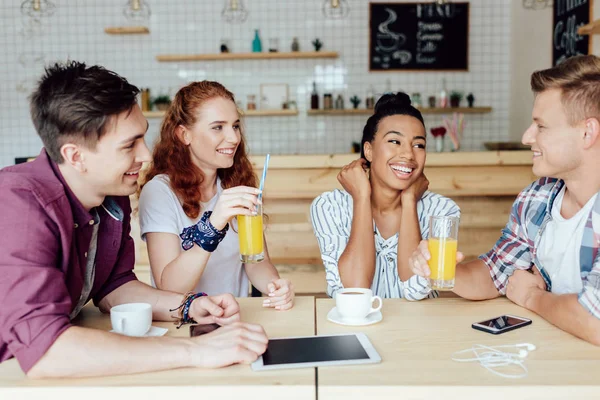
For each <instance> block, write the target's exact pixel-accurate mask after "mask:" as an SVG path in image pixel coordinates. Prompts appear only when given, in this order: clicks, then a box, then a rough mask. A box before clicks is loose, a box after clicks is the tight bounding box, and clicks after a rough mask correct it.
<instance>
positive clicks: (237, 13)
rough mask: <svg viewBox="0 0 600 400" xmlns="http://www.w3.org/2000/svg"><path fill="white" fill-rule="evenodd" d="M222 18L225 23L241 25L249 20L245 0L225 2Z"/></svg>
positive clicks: (227, 0)
mask: <svg viewBox="0 0 600 400" xmlns="http://www.w3.org/2000/svg"><path fill="white" fill-rule="evenodd" d="M221 16H222V17H223V21H225V22H229V23H237V24H241V23H242V22H244V21H245V20H246V18H248V10H247V9H246V7H244V1H243V0H225V5H224V6H223V11H221Z"/></svg>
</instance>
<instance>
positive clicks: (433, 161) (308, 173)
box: [252, 151, 536, 264]
mask: <svg viewBox="0 0 600 400" xmlns="http://www.w3.org/2000/svg"><path fill="white" fill-rule="evenodd" d="M357 157H358V155H357V154H343V155H311V156H272V157H271V161H270V165H269V172H268V176H267V182H266V184H265V194H264V201H265V212H266V213H267V214H268V215H269V217H270V223H269V226H268V228H267V240H268V243H269V250H270V252H271V256H272V258H273V259H274V260H276V261H277V262H278V263H283V264H320V263H321V260H320V254H319V249H318V247H317V243H316V239H315V238H314V235H313V233H312V226H311V224H310V219H309V207H310V203H311V202H312V201H313V199H314V198H315V197H317V196H318V195H320V194H321V193H323V192H325V191H328V190H332V189H334V188H341V185H340V184H339V182H338V181H337V175H338V173H339V172H340V170H341V168H342V167H343V166H344V165H346V164H348V163H350V162H351V161H353V160H355V159H356V158H357ZM531 160H532V159H531V152H528V151H512V152H472V153H466V152H465V153H461V152H457V153H430V154H428V155H427V163H426V167H425V174H426V176H427V178H428V179H429V182H430V185H429V189H430V190H431V191H433V192H436V193H439V194H442V195H445V196H448V197H451V198H452V199H453V200H454V201H456V202H457V204H458V205H459V206H460V208H461V211H462V218H461V230H460V233H459V242H460V244H459V246H460V248H461V249H462V251H463V252H464V253H465V254H466V255H467V256H469V257H475V256H478V255H479V254H481V253H482V252H484V251H487V250H489V249H490V248H491V246H492V245H493V244H494V243H495V241H496V240H497V239H498V237H499V235H500V230H501V229H502V228H503V227H504V226H505V225H506V222H507V221H508V215H509V211H510V207H511V205H512V203H513V201H514V199H515V197H516V195H517V194H518V193H519V192H520V191H521V190H523V189H524V188H525V187H526V186H527V185H529V184H530V183H531V182H533V181H534V180H535V179H536V177H535V176H534V175H533V173H532V172H531V164H532V161H531ZM252 161H253V163H254V165H255V167H256V169H257V172H258V173H260V171H261V170H262V166H263V158H262V157H254V158H253V159H252Z"/></svg>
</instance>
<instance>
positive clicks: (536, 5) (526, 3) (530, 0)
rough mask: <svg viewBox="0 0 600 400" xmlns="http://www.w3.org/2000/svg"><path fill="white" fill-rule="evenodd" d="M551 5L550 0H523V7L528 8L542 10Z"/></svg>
mask: <svg viewBox="0 0 600 400" xmlns="http://www.w3.org/2000/svg"><path fill="white" fill-rule="evenodd" d="M550 6H552V0H523V8H526V9H528V10H542V9H544V8H546V7H550Z"/></svg>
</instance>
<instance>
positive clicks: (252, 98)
mask: <svg viewBox="0 0 600 400" xmlns="http://www.w3.org/2000/svg"><path fill="white" fill-rule="evenodd" d="M247 109H248V110H256V95H255V94H249V95H248V103H247Z"/></svg>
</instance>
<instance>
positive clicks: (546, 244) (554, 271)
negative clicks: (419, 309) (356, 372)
mask: <svg viewBox="0 0 600 400" xmlns="http://www.w3.org/2000/svg"><path fill="white" fill-rule="evenodd" d="M531 87H532V90H533V92H534V93H535V103H534V108H533V123H532V124H531V126H530V127H529V128H528V129H527V131H526V132H525V133H524V134H523V140H522V141H523V143H524V144H526V145H529V146H531V149H532V151H533V172H534V174H536V175H537V176H540V177H543V178H541V179H539V180H538V181H536V182H534V183H532V184H531V185H530V186H529V187H527V188H525V190H523V191H522V192H521V193H520V194H519V196H518V197H517V199H516V201H515V203H514V204H513V207H512V210H511V214H510V219H509V221H508V224H507V225H506V227H505V228H504V230H503V231H502V236H501V237H500V239H499V240H498V242H497V243H496V245H495V246H494V247H493V249H492V250H490V251H489V252H488V253H486V254H483V255H482V256H481V257H479V259H477V260H474V261H470V262H465V263H461V264H460V265H459V266H458V267H457V268H456V281H455V287H454V292H455V293H456V294H458V295H459V296H461V297H464V298H467V299H472V300H484V299H491V298H494V297H497V296H499V295H506V296H507V297H508V298H509V299H510V300H512V301H513V302H514V303H516V304H518V305H519V306H521V307H525V308H527V309H529V310H531V311H533V312H535V313H536V314H538V315H540V316H541V317H543V318H544V319H546V320H547V321H549V322H550V323H552V324H554V325H556V326H557V327H559V328H560V329H562V330H564V331H567V332H569V333H571V334H573V335H576V336H578V337H580V338H582V339H584V340H586V341H588V342H591V343H593V344H595V345H600V256H599V254H598V249H599V247H600V197H599V196H598V192H599V191H600V58H599V57H596V56H592V55H590V56H578V57H573V58H570V59H568V60H566V61H565V62H564V63H562V64H561V65H559V66H557V67H554V68H550V69H547V70H542V71H537V72H535V73H534V74H533V75H532V76H531ZM429 258H430V254H429V252H428V250H427V241H423V242H421V243H420V245H419V248H418V249H417V250H416V251H415V252H414V253H413V255H412V257H411V258H410V261H409V262H410V263H411V267H412V270H413V272H414V273H415V274H417V275H420V276H423V277H428V276H429V272H430V271H429V268H428V266H427V260H428V259H429ZM462 259H463V256H462V254H461V253H458V254H457V260H458V261H459V262H460V261H461V260H462ZM490 277H491V279H490ZM429 290H431V289H430V288H427V289H425V290H423V293H422V294H421V295H422V296H420V297H421V298H425V297H426V294H427V292H428V291H429Z"/></svg>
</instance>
